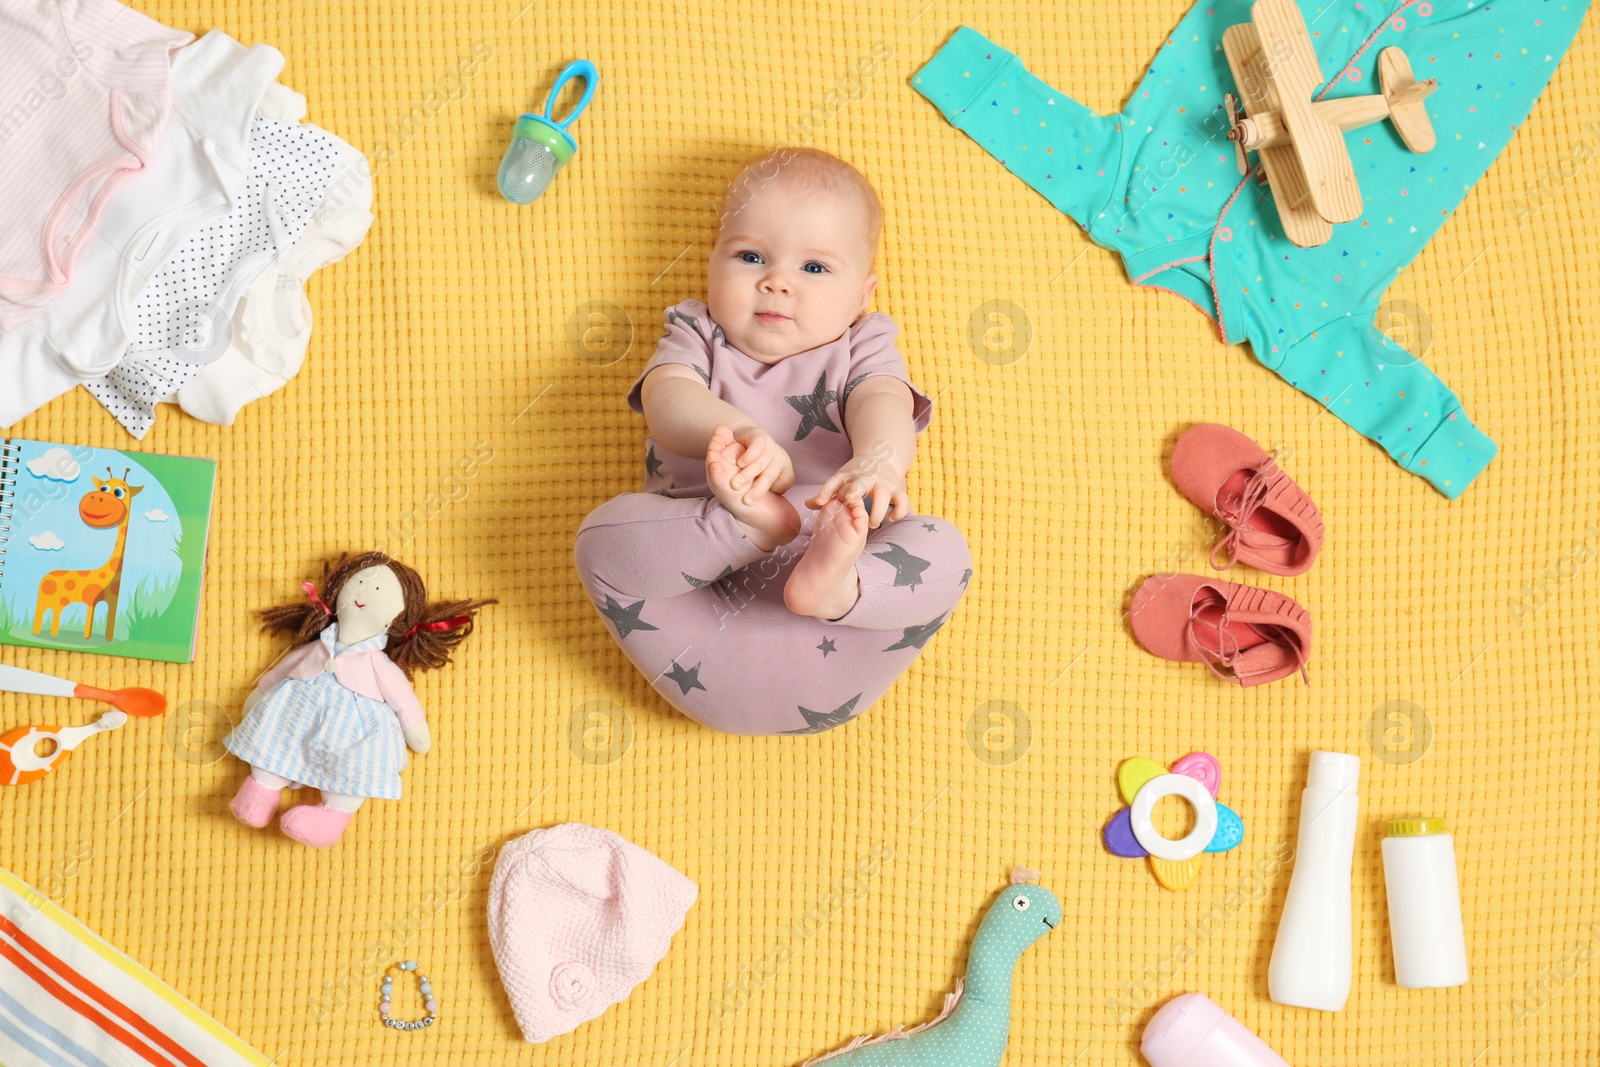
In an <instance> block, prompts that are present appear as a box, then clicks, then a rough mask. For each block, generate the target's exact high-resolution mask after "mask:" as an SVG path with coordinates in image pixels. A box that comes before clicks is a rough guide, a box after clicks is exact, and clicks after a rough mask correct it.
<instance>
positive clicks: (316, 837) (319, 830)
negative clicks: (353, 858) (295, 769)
mask: <svg viewBox="0 0 1600 1067" xmlns="http://www.w3.org/2000/svg"><path fill="white" fill-rule="evenodd" d="M352 814H354V813H353V812H348V811H340V810H339V809H338V808H330V807H328V805H326V804H301V805H300V806H299V807H295V808H290V809H289V810H288V811H286V812H284V813H283V818H281V819H279V820H278V827H279V828H280V829H281V830H283V832H284V835H285V836H287V837H292V838H294V840H296V841H298V842H300V843H301V844H302V845H310V846H311V847H312V848H329V847H331V846H333V845H337V844H338V843H339V838H340V837H341V836H342V835H343V834H344V828H345V827H346V826H349V825H350V816H351V815H352Z"/></svg>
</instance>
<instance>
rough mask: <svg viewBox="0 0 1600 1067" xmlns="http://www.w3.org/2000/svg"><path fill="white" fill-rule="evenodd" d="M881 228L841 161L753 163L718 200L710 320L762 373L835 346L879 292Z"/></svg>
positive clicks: (813, 156) (781, 152)
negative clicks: (875, 265)
mask: <svg viewBox="0 0 1600 1067" xmlns="http://www.w3.org/2000/svg"><path fill="white" fill-rule="evenodd" d="M882 226H883V209H882V208H881V207H880V206H879V204H878V195H877V194H876V193H875V192H873V191H872V186H871V185H870V184H868V182H867V179H865V178H863V177H862V176H861V173H860V172H859V171H857V170H856V169H855V168H854V167H852V166H851V165H850V164H848V163H846V162H845V161H844V160H842V159H837V158H835V157H833V156H830V155H829V154H828V153H826V152H819V151H817V150H816V149H814V148H779V149H777V150H775V151H772V152H768V153H767V154H766V155H764V156H760V157H758V158H756V159H753V160H751V161H750V162H748V163H746V164H745V165H744V166H743V167H742V168H741V169H740V171H739V173H738V175H737V176H736V177H735V178H734V180H733V182H732V184H730V185H729V186H728V192H727V195H726V196H725V197H724V198H723V202H722V218H721V220H720V222H719V224H718V226H717V243H716V244H715V245H714V246H713V247H712V249H711V263H710V271H709V275H710V277H709V283H710V284H709V296H708V298H707V303H708V304H709V305H710V307H711V317H712V318H713V319H715V320H716V322H717V324H718V325H719V326H721V327H722V332H723V333H724V334H725V335H727V338H728V343H729V344H731V345H733V346H734V347H735V348H737V349H738V350H739V351H741V352H743V353H745V354H746V355H748V356H752V357H754V358H755V359H758V360H760V361H761V362H763V363H777V362H779V361H780V360H784V359H787V358H788V357H790V356H793V355H797V354H798V353H801V352H805V351H808V350H810V349H813V348H816V347H818V346H819V345H825V344H827V343H828V342H830V341H834V340H837V339H838V338H839V337H840V336H841V335H842V334H843V333H844V332H845V330H846V329H848V328H849V326H850V324H851V323H853V322H855V321H856V319H858V318H860V317H861V316H862V315H863V314H864V313H865V312H866V310H867V305H868V303H869V302H870V301H871V299H872V291H873V289H875V288H876V287H877V284H878V276H877V275H876V274H873V273H872V261H873V257H874V255H875V254H876V252H877V248H878V232H879V230H880V229H881V228H882Z"/></svg>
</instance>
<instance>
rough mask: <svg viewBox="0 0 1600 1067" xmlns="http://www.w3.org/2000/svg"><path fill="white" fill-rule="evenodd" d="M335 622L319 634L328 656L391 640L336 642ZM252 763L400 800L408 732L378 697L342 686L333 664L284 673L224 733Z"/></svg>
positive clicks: (303, 781)
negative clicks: (304, 674) (310, 673)
mask: <svg viewBox="0 0 1600 1067" xmlns="http://www.w3.org/2000/svg"><path fill="white" fill-rule="evenodd" d="M338 633H339V624H338V623H330V624H329V625H328V627H327V628H326V629H325V630H323V631H322V633H321V634H320V635H319V637H318V640H320V641H321V642H322V644H323V646H324V649H325V651H326V653H327V655H326V657H325V659H326V660H332V659H333V658H334V657H337V656H345V655H349V654H351V653H353V652H374V651H379V650H381V649H382V648H383V647H384V646H385V645H387V644H388V642H389V635H388V634H378V635H377V636H376V637H370V638H368V639H367V640H365V641H362V642H360V643H358V644H354V645H349V646H346V645H341V644H339V643H338ZM222 743H223V745H224V746H225V747H226V748H227V749H228V751H229V752H231V753H233V754H234V755H235V756H238V757H239V758H240V759H242V760H244V761H245V762H246V763H248V764H250V766H251V767H255V768H259V769H261V770H264V771H270V772H271V773H273V774H276V775H280V776H282V777H284V778H287V779H289V780H290V781H291V782H296V783H298V784H300V785H306V786H311V787H313V788H315V789H322V790H325V791H327V792H330V793H343V794H345V795H347V796H354V797H376V798H379V799H382V800H399V799H400V771H401V770H402V769H403V768H404V767H405V765H406V741H405V735H404V734H403V733H402V731H401V729H400V720H399V718H397V717H396V715H395V713H394V711H393V710H392V709H391V708H390V707H389V705H387V704H385V703H384V702H383V701H381V700H375V699H373V698H372V697H368V696H363V695H361V694H360V693H356V692H353V691H352V690H349V689H346V688H345V687H344V686H343V685H341V684H340V683H339V679H338V677H337V676H336V675H335V674H334V673H333V671H332V670H331V669H326V668H325V669H324V670H322V671H321V672H319V673H318V674H317V676H316V677H314V678H308V679H300V678H285V679H284V680H283V681H282V682H279V683H278V684H277V685H276V686H274V687H273V688H272V689H271V690H270V691H269V692H268V693H267V694H266V695H265V696H263V697H262V698H261V703H259V704H257V705H256V707H255V708H254V709H253V710H252V711H251V712H250V714H249V715H247V716H245V720H244V722H242V723H240V724H239V728H238V729H236V730H234V731H233V732H232V733H230V734H229V735H228V736H227V737H226V738H224V739H223V742H222Z"/></svg>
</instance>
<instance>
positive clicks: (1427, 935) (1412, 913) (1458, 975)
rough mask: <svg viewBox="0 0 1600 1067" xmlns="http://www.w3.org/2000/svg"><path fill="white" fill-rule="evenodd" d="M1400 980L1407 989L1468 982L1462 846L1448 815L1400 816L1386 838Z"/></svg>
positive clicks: (1392, 928) (1393, 936) (1397, 977)
mask: <svg viewBox="0 0 1600 1067" xmlns="http://www.w3.org/2000/svg"><path fill="white" fill-rule="evenodd" d="M1383 882H1384V888H1385V890H1386V891H1387V893H1388V896H1389V940H1390V943H1391V944H1392V945H1393V946H1394V975H1395V980H1396V981H1397V982H1399V983H1400V985H1401V986H1402V987H1404V988H1406V989H1448V988H1449V987H1451V986H1458V985H1465V984H1466V982H1467V939H1466V934H1465V932H1464V931H1463V930H1462V926H1461V888H1460V885H1459V883H1458V882H1457V880H1456V846H1455V842H1454V841H1453V840H1451V838H1450V835H1449V834H1447V833H1445V832H1444V820H1443V819H1396V820H1393V821H1392V822H1390V823H1389V825H1388V834H1387V836H1385V837H1384V839H1383Z"/></svg>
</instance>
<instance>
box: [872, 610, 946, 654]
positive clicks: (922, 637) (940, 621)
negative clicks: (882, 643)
mask: <svg viewBox="0 0 1600 1067" xmlns="http://www.w3.org/2000/svg"><path fill="white" fill-rule="evenodd" d="M949 617H950V613H949V612H946V613H945V614H943V615H940V616H939V617H938V618H937V619H934V620H933V621H932V622H925V623H923V624H922V625H921V626H907V627H906V628H905V629H904V630H902V631H901V636H900V640H898V641H896V642H895V643H894V644H892V645H890V646H889V647H888V648H886V649H884V651H885V652H893V651H894V650H895V649H897V648H921V647H922V646H923V645H925V644H927V643H928V638H930V637H932V636H933V635H934V634H936V633H938V632H939V627H941V626H943V625H944V621H945V619H947V618H949Z"/></svg>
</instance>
